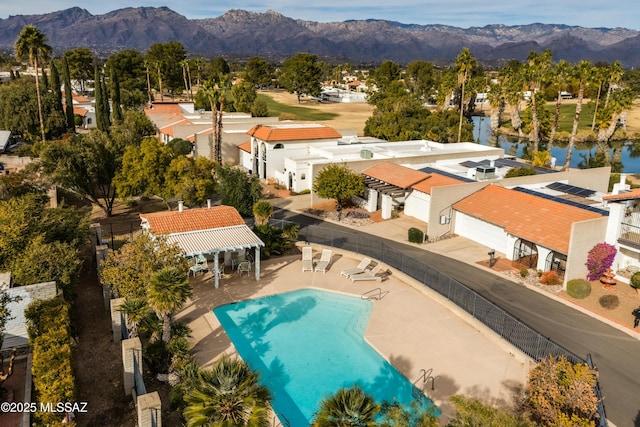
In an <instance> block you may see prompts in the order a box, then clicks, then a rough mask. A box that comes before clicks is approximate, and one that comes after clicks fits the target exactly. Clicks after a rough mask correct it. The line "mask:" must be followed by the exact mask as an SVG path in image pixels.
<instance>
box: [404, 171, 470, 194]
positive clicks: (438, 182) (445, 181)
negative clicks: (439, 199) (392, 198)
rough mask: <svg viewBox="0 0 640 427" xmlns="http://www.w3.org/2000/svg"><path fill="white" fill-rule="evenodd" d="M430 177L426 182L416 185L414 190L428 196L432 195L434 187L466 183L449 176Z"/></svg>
mask: <svg viewBox="0 0 640 427" xmlns="http://www.w3.org/2000/svg"><path fill="white" fill-rule="evenodd" d="M428 175H429V176H428V177H427V179H425V180H424V181H420V182H419V183H417V184H416V185H414V186H413V187H411V188H413V189H414V190H418V191H422V192H423V193H426V194H431V189H432V188H433V187H444V186H446V185H455V184H462V183H463V182H464V181H461V180H459V179H455V178H451V177H448V176H444V175H440V174H439V173H430V174H428Z"/></svg>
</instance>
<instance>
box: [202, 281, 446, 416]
mask: <svg viewBox="0 0 640 427" xmlns="http://www.w3.org/2000/svg"><path fill="white" fill-rule="evenodd" d="M372 307H373V303H372V302H371V301H365V300H362V299H360V298H355V297H351V296H346V295H340V294H335V293H331V292H324V291H318V290H310V289H304V290H299V291H293V292H288V293H284V294H279V295H273V296H269V297H265V298H260V299H256V300H247V301H243V302H239V303H235V304H229V305H224V306H221V307H218V308H216V309H214V310H213V312H214V313H215V315H216V316H217V317H218V319H219V320H220V323H221V324H222V326H223V327H224V329H225V331H226V333H227V335H228V336H229V338H230V339H231V341H232V342H233V344H234V345H235V346H236V349H237V351H238V353H239V354H240V356H241V357H242V358H243V359H244V360H245V361H246V362H247V363H248V364H249V366H251V367H252V368H253V369H255V370H257V371H259V372H260V380H261V382H262V384H263V385H265V386H267V387H268V388H269V389H270V390H271V393H272V396H273V401H272V406H273V408H274V410H275V412H276V413H277V414H282V415H284V416H285V417H286V418H287V420H288V421H289V422H290V423H291V426H294V427H298V426H308V425H310V423H311V421H312V420H313V418H314V415H315V413H316V412H317V410H318V406H319V404H320V402H321V401H322V399H324V398H325V397H327V396H331V395H333V394H334V393H335V392H336V391H337V390H338V389H339V388H341V387H351V386H352V385H354V384H358V385H359V386H360V387H362V389H363V390H364V391H365V392H367V393H368V394H369V395H371V396H373V397H374V398H375V399H376V401H377V402H383V401H389V402H391V401H394V400H395V401H397V402H399V403H400V404H403V405H409V403H410V402H411V401H412V400H414V398H413V396H412V392H414V391H415V390H414V388H413V386H412V385H411V383H410V382H409V381H407V379H406V378H405V377H404V376H402V374H400V372H398V371H397V370H396V369H395V368H394V367H393V366H392V365H391V364H389V363H388V362H387V361H386V360H385V359H384V358H382V357H381V356H380V354H379V353H378V352H376V351H375V350H374V349H373V348H371V346H369V345H368V344H367V343H366V341H365V340H364V331H365V329H366V326H367V323H368V321H369V317H370V316H371V310H372ZM422 405H423V407H424V406H425V405H432V403H431V402H430V401H429V400H428V399H427V398H426V397H425V398H424V399H422ZM437 413H438V414H439V412H438V411H437Z"/></svg>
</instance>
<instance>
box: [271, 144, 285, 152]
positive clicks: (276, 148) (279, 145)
mask: <svg viewBox="0 0 640 427" xmlns="http://www.w3.org/2000/svg"><path fill="white" fill-rule="evenodd" d="M283 148H284V144H280V143H278V144H276V145H274V146H273V149H274V150H281V149H283Z"/></svg>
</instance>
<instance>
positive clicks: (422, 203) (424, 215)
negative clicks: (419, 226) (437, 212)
mask: <svg viewBox="0 0 640 427" xmlns="http://www.w3.org/2000/svg"><path fill="white" fill-rule="evenodd" d="M429 209H431V196H430V195H429V194H427V193H423V192H422V191H417V190H413V191H412V192H411V193H409V195H408V196H407V198H406V200H405V202H404V213H405V214H406V215H409V216H412V217H414V218H417V219H419V220H420V221H423V222H426V223H428V222H429Z"/></svg>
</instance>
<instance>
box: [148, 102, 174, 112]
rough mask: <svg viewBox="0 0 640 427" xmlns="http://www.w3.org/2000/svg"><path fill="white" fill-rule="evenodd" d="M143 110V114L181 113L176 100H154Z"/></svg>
mask: <svg viewBox="0 0 640 427" xmlns="http://www.w3.org/2000/svg"><path fill="white" fill-rule="evenodd" d="M144 112H145V114H167V113H179V114H182V113H183V111H182V108H181V107H180V104H179V103H177V102H154V103H152V104H151V108H145V109H144Z"/></svg>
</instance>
